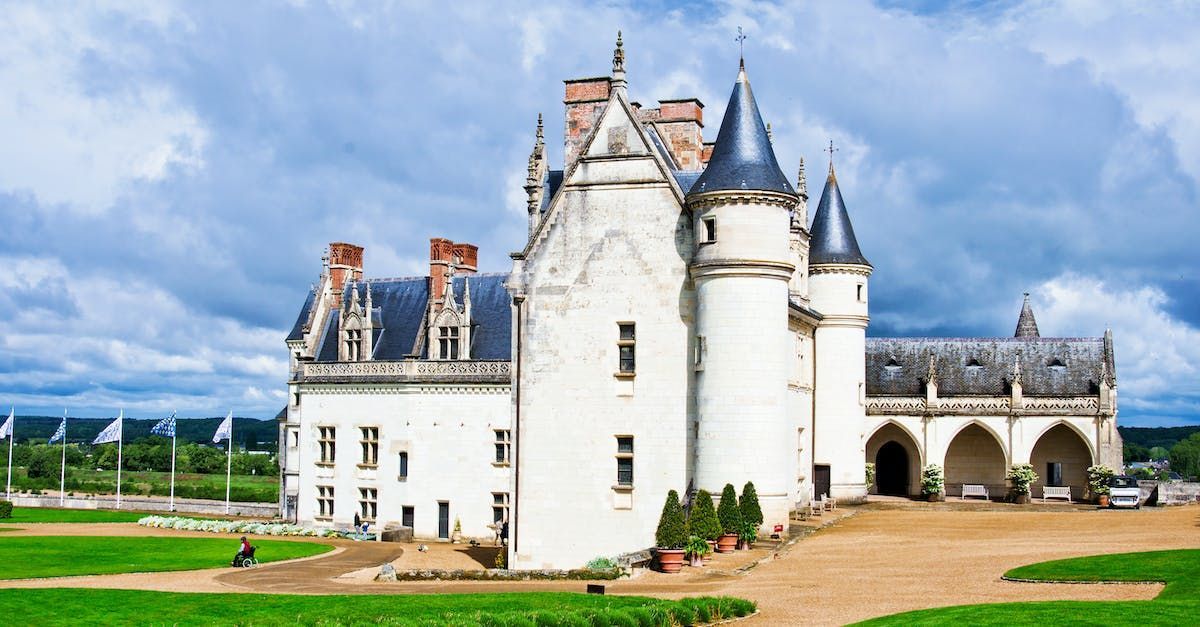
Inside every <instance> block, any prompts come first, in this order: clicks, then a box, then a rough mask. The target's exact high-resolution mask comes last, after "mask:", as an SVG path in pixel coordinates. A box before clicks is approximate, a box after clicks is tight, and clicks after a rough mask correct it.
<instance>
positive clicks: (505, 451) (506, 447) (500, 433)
mask: <svg viewBox="0 0 1200 627" xmlns="http://www.w3.org/2000/svg"><path fill="white" fill-rule="evenodd" d="M494 431H495V433H496V463H497V464H508V455H509V452H510V451H511V450H512V440H511V432H510V431H509V430H508V429H494Z"/></svg>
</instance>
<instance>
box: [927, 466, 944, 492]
mask: <svg viewBox="0 0 1200 627" xmlns="http://www.w3.org/2000/svg"><path fill="white" fill-rule="evenodd" d="M945 485H946V478H945V476H944V475H942V467H941V466H939V465H937V464H930V465H928V466H926V467H925V469H924V470H922V471H921V493H922V494H941V493H942V488H943V487H945Z"/></svg>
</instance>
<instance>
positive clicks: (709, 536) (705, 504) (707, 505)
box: [688, 490, 721, 540]
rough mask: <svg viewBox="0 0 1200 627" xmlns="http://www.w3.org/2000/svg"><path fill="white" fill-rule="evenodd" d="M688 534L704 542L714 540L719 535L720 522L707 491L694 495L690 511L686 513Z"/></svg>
mask: <svg viewBox="0 0 1200 627" xmlns="http://www.w3.org/2000/svg"><path fill="white" fill-rule="evenodd" d="M688 533H689V534H691V535H693V536H699V537H701V538H704V539H705V540H716V539H717V537H718V536H720V535H721V520H720V519H719V518H717V508H716V506H714V505H713V500H712V495H711V494H709V493H708V490H700V491H699V492H697V493H696V500H695V501H693V502H692V511H691V512H689V513H688Z"/></svg>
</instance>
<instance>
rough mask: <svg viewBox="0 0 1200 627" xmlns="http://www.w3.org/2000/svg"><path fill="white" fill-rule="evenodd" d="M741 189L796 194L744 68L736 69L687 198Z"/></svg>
mask: <svg viewBox="0 0 1200 627" xmlns="http://www.w3.org/2000/svg"><path fill="white" fill-rule="evenodd" d="M743 189H750V190H762V191H772V192H781V193H784V194H793V195H794V194H795V193H796V191H795V190H793V189H792V184H791V183H789V182H788V180H787V177H786V176H784V175H783V172H782V171H780V169H779V163H778V162H777V161H776V160H775V151H774V149H772V148H771V140H770V138H769V137H767V128H766V126H764V125H763V121H762V115H760V114H759V112H758V103H757V102H755V101H754V93H753V92H752V91H751V90H750V79H748V78H746V68H745V67H742V68H740V69H739V70H738V77H737V81H736V82H735V83H734V84H733V93H732V94H730V95H729V105H728V106H726V107H725V117H724V119H722V120H721V130H720V131H718V132H717V143H716V144H715V145H714V146H713V151H712V156H711V157H710V158H709V160H708V166H707V167H706V168H705V169H704V173H703V174H701V175H700V178H699V179H697V180H696V182H695V184H694V185H692V187H691V190H690V191H689V192H688V195H691V194H700V193H704V192H714V191H723V190H743Z"/></svg>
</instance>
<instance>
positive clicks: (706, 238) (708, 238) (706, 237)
mask: <svg viewBox="0 0 1200 627" xmlns="http://www.w3.org/2000/svg"><path fill="white" fill-rule="evenodd" d="M700 226H701V230H702V232H701V234H700V237H701V239H700V243H701V244H711V243H713V242H715V241H717V219H716V218H704V219H702V220H700Z"/></svg>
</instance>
